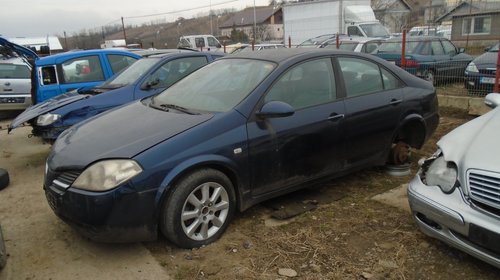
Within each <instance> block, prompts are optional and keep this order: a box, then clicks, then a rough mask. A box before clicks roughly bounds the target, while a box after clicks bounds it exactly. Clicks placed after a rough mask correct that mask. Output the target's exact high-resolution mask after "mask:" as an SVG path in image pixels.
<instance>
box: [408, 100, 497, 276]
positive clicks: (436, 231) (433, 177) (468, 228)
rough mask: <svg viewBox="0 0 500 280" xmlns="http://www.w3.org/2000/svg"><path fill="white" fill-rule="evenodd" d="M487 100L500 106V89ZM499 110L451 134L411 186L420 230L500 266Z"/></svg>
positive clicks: (413, 210)
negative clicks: (498, 92)
mask: <svg viewBox="0 0 500 280" xmlns="http://www.w3.org/2000/svg"><path fill="white" fill-rule="evenodd" d="M485 103H486V104H487V105H488V106H490V107H497V106H498V105H500V95H499V94H489V95H488V96H487V97H486V100H485ZM499 136H500V110H499V109H494V110H492V111H490V112H488V113H487V114H485V115H483V116H481V117H478V118H476V119H474V120H472V121H470V122H468V123H466V124H464V125H462V126H460V127H458V128H456V129H455V130H453V131H452V132H450V133H448V134H447V135H446V136H444V137H443V138H442V139H441V140H440V141H439V142H438V150H437V152H436V153H434V154H433V155H432V156H431V157H430V158H428V159H426V160H425V161H424V162H423V163H422V166H421V169H420V171H419V172H418V173H417V175H416V176H415V178H414V179H413V180H412V181H411V183H410V185H409V187H408V200H409V203H410V207H411V210H412V214H413V217H414V219H415V221H416V223H417V225H418V227H419V228H420V230H421V231H422V232H423V233H425V234H427V235H429V236H431V237H434V238H437V239H440V240H441V241H444V242H445V243H448V244H449V245H451V246H453V247H455V248H457V249H459V250H462V251H464V252H466V253H468V254H470V255H472V256H474V257H476V258H478V259H481V260H483V261H485V262H487V263H489V264H491V265H493V266H496V267H498V268H500V163H499V161H498V158H499V157H500V147H499V145H498V138H499Z"/></svg>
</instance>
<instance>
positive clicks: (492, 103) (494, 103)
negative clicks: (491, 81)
mask: <svg viewBox="0 0 500 280" xmlns="http://www.w3.org/2000/svg"><path fill="white" fill-rule="evenodd" d="M484 104H486V106H488V107H490V108H496V107H498V105H500V94H498V93H489V94H488V95H486V97H485V98H484Z"/></svg>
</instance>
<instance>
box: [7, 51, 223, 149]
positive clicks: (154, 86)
mask: <svg viewBox="0 0 500 280" xmlns="http://www.w3.org/2000/svg"><path fill="white" fill-rule="evenodd" d="M223 55H224V54H223V53H208V52H206V53H201V52H193V51H186V50H175V49H174V50H169V52H166V51H164V54H161V55H152V56H149V57H147V58H143V59H141V60H139V61H137V62H136V63H134V64H133V65H131V66H130V67H129V68H127V69H125V70H124V71H122V72H120V73H119V74H118V75H115V76H113V77H112V78H111V79H109V80H108V81H106V82H104V83H103V84H101V85H99V86H96V87H94V88H82V89H78V90H73V91H71V92H68V93H66V94H62V95H58V96H56V97H54V98H52V99H49V100H46V101H44V102H42V103H39V104H37V105H35V106H32V107H30V108H28V109H27V110H25V111H24V112H23V113H21V114H20V115H19V116H17V117H16V118H15V119H14V120H13V121H12V123H11V125H10V126H9V131H10V130H12V129H14V128H16V127H17V126H19V125H20V124H22V123H24V122H29V123H30V124H31V126H32V127H33V131H32V133H33V135H35V136H39V137H42V138H43V139H44V140H49V141H53V140H55V139H56V138H57V137H58V136H59V134H61V132H63V131H64V130H65V129H67V128H68V127H70V126H72V125H74V124H75V123H78V122H81V121H83V120H85V119H88V118H90V117H92V116H95V115H97V114H100V113H102V112H104V111H106V110H109V109H112V108H114V107H117V106H120V105H123V104H125V103H128V102H131V101H133V100H137V99H141V98H144V97H148V96H151V95H154V94H157V93H159V92H160V91H162V90H164V89H165V88H168V87H169V86H171V85H172V84H174V83H176V82H177V81H178V80H180V79H182V78H184V77H185V76H187V75H189V74H190V73H192V72H193V71H195V70H197V69H198V68H200V67H202V66H204V65H206V64H208V63H210V62H212V61H213V60H214V59H216V58H218V57H222V56H223Z"/></svg>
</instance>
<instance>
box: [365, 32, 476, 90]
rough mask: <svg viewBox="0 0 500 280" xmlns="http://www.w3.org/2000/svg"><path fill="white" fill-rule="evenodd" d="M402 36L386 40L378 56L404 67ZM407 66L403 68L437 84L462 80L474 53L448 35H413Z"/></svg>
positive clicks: (410, 39) (408, 41) (407, 52)
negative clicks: (451, 39)
mask: <svg viewBox="0 0 500 280" xmlns="http://www.w3.org/2000/svg"><path fill="white" fill-rule="evenodd" d="M401 49H402V38H391V39H388V40H387V41H385V42H383V43H382V44H381V45H380V46H379V48H378V49H377V51H376V52H375V53H373V54H374V55H376V56H378V57H381V58H383V59H385V60H387V61H390V62H392V63H395V64H396V65H398V66H400V67H401ZM405 59H406V65H404V66H402V68H403V69H405V70H406V71H408V72H410V73H411V74H414V75H416V76H418V77H420V78H422V79H425V80H427V81H429V82H431V83H433V84H436V82H438V81H456V82H459V81H460V82H461V81H462V80H463V77H464V71H465V67H467V64H469V62H471V61H472V59H473V58H472V56H470V55H468V54H466V53H464V49H463V48H457V47H455V45H453V43H452V42H450V41H449V40H448V39H446V38H442V37H426V36H409V37H407V39H406V56H405Z"/></svg>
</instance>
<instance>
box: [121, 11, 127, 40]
mask: <svg viewBox="0 0 500 280" xmlns="http://www.w3.org/2000/svg"><path fill="white" fill-rule="evenodd" d="M122 28H123V39H125V43H127V33H125V23H123V17H122Z"/></svg>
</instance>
